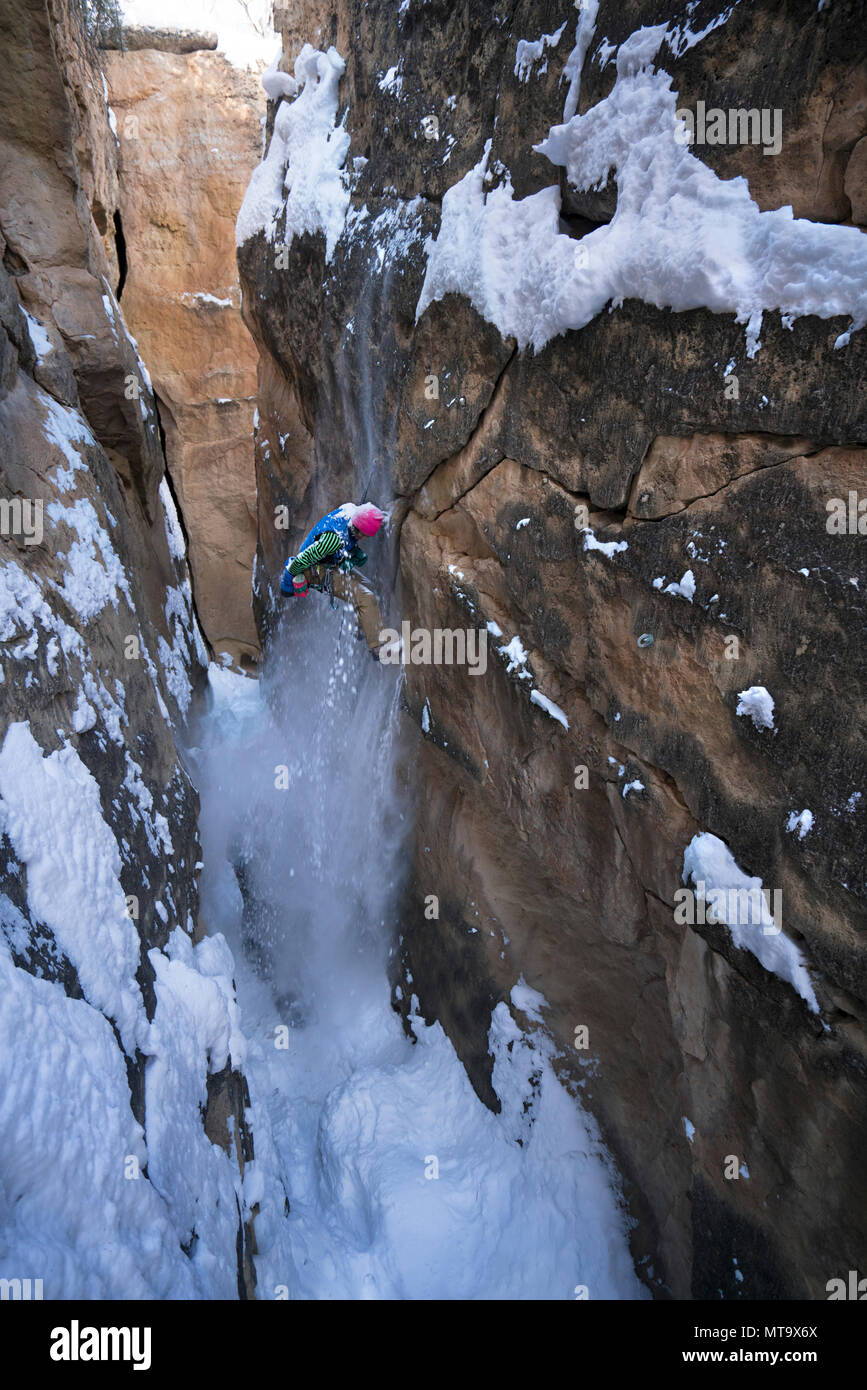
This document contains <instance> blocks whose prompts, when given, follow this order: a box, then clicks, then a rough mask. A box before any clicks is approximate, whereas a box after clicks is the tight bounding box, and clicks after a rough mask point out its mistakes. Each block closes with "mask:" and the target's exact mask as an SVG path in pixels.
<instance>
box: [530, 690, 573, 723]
mask: <svg viewBox="0 0 867 1390" xmlns="http://www.w3.org/2000/svg"><path fill="white" fill-rule="evenodd" d="M530 703H531V704H532V705H538V706H539V708H540V709H543V710H544V711H545V713H546V714H549V715H550V716H551V718H552V719H556V720H557V723H558V724H562V725H563V728H564V729H568V728H569V720H568V719H567V718H566V716H565V714H564V713H563V711H562V710H561V708H560V706H559V705H555V704H554V701H553V700H549V699H548V696H547V695H543V694H542V692H541V690H531V691H530Z"/></svg>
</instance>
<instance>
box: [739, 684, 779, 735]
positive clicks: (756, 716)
mask: <svg viewBox="0 0 867 1390" xmlns="http://www.w3.org/2000/svg"><path fill="white" fill-rule="evenodd" d="M735 714H740V715H748V716H749V717H750V719H751V720H752V721H753V723H754V724H755V726H756V728H757V729H773V727H774V700H773V696H772V695H770V694H769V692H768V691H767V690H766V689H765V687H764V686H763V685H751V686H750V687H749V689H748V690H742V691H741V692H740V694H739V695H738V704H737V709H736V710H735Z"/></svg>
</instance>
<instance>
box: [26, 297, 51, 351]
mask: <svg viewBox="0 0 867 1390" xmlns="http://www.w3.org/2000/svg"><path fill="white" fill-rule="evenodd" d="M22 313H23V314H24V317H25V318H26V320H27V331H28V333H29V334H30V341H31V343H32V344H33V351H34V352H35V353H36V360H37V362H39V363H40V364H41V363H43V362H44V361H45V360H46V358H48V357H50V356H51V354H52V352H53V351H54V344H53V343H52V341H51V339H50V338H49V336H48V333H47V332H46V330H45V329H44V328H43V327H42V324H41V323H40V322H39V320H38V319H36V318H34V317H33V315H32V314H29V313H28V312H27V310H26V309H22Z"/></svg>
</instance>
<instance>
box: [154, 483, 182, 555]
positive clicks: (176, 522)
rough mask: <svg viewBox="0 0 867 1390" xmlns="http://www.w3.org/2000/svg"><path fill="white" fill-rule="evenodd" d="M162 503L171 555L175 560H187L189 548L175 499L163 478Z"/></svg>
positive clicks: (161, 488) (161, 485)
mask: <svg viewBox="0 0 867 1390" xmlns="http://www.w3.org/2000/svg"><path fill="white" fill-rule="evenodd" d="M160 501H161V502H162V504H163V512H164V513H165V526H166V540H167V541H168V545H169V554H170V555H171V557H172V559H173V560H185V559H186V558H187V546H186V542H185V540H184V533H183V531H182V530H181V523H180V519H179V517H178V511H177V508H176V506H175V499H174V498H173V497H172V494H171V489H170V488H169V485H168V483H167V481H166V479H165V478H163V480H162V482H161V483H160Z"/></svg>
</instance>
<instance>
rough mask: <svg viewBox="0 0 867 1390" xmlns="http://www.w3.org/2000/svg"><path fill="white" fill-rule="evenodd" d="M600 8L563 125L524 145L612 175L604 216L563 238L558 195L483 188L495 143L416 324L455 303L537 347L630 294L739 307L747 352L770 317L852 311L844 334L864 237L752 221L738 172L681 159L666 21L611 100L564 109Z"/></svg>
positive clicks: (581, 172) (445, 213) (584, 31)
mask: <svg viewBox="0 0 867 1390" xmlns="http://www.w3.org/2000/svg"><path fill="white" fill-rule="evenodd" d="M596 8H597V6H596V4H595V0H594V3H592V4H590V5H588V6H586V7H585V8H584V10H583V12H582V15H581V17H580V19H579V24H578V32H579V40H578V42H577V43H576V48H575V49H574V50H573V53H572V55H571V56H570V58H569V60H568V61H567V64H566V68H565V71H564V76H568V77H569V79H570V89H569V96H568V98H567V103H566V111H565V120H564V123H563V124H562V125H558V126H553V127H552V128H551V130H550V131H549V133H548V136H547V138H546V139H545V140H543V141H542V142H541V143H540V144H538V145H536V146H534V149H535V150H536V151H537V152H538V153H541V154H544V155H546V156H547V157H548V159H550V160H551V162H552V164H554V165H556V166H559V167H563V168H565V170H566V172H567V176H568V178H569V182H570V183H571V184H572V185H573V187H575V188H578V189H588V188H592V187H599V186H602V185H604V184H605V183H606V181H607V179H608V177H609V174H610V172H611V171H612V170H613V171H614V176H615V179H616V183H617V191H618V198H617V209H616V211H615V214H614V217H613V219H612V220H611V222H610V223H609V224H607V225H606V226H603V227H599V228H597V229H596V230H595V231H593V232H591V233H589V234H588V235H587V236H585V237H583V238H582V239H581V241H580V243H577V244H576V242H575V240H574V239H572V238H571V237H569V236H567V235H565V234H563V233H561V232H560V229H559V213H560V194H559V189H558V188H557V187H556V186H552V187H550V188H545V189H542V190H541V191H540V192H538V193H534V194H531V195H530V196H529V197H527V198H523V199H516V198H515V196H514V189H513V186H512V183H511V180H510V179H509V178H508V177H507V178H506V179H505V180H504V181H503V182H502V183H500V184H499V185H498V186H497V187H496V188H493V189H491V190H490V191H488V190H487V188H486V184H485V177H486V175H487V173H488V161H489V157H490V141H489V142H488V143H487V144H486V146H485V150H484V154H483V155H482V158H481V160H480V161H479V163H478V164H477V165H476V166H475V167H474V168H473V169H471V170H470V171H469V172H468V173H467V174H466V175H465V176H464V177H463V178H462V179H461V180H460V181H459V182H458V183H456V184H454V185H453V186H452V187H451V188H450V189H449V190H448V191H447V193H446V194H445V196H444V198H443V203H442V221H441V224H440V230H439V233H438V235H437V236H436V238H433V237H431V238H429V239H428V242H427V253H428V265H427V272H426V275H425V280H424V284H423V286H422V290H421V294H420V296H419V300H418V305H417V308H416V318H419V317H420V316H421V314H422V313H423V312H424V310H425V309H426V308H427V306H428V305H429V304H431V303H432V302H433V301H434V300H437V299H442V297H443V296H444V295H445V294H448V293H450V292H453V293H456V294H463V295H465V296H466V297H467V298H468V299H469V300H470V301H471V302H472V304H473V305H474V307H475V308H476V309H477V310H478V312H479V313H480V314H481V315H482V316H483V317H484V318H486V319H487V320H488V321H489V322H490V323H493V324H495V325H496V327H497V328H498V329H499V330H500V332H501V334H502V335H503V337H510V336H512V337H514V338H516V340H517V342H518V346H519V348H525V347H527V346H529V345H532V347H533V350H534V351H535V352H539V351H540V350H541V349H542V348H543V347H544V346H545V344H546V343H548V342H550V340H551V339H552V338H554V337H556V336H557V335H558V334H561V333H565V332H567V331H569V330H574V329H579V328H583V327H584V325H585V324H587V323H589V322H590V321H591V319H593V318H594V317H595V316H596V315H597V314H599V313H600V312H601V311H602V310H603V309H604V308H605V306H606V305H611V306H613V307H617V306H619V305H620V304H622V303H623V302H624V300H626V299H629V298H632V299H640V300H643V301H644V302H645V303H647V304H652V305H655V306H656V307H657V308H660V309H673V310H675V311H686V310H690V309H698V308H707V309H709V310H711V311H712V312H714V313H721V314H723V313H727V314H734V315H735V319H736V321H737V322H738V323H741V324H744V325H746V344H747V353H748V355H749V356H750V357H752V356H754V355H755V353H756V352H757V351H758V349H759V347H760V341H759V333H760V330H761V323H762V316H763V314H764V313H765V312H766V311H770V310H774V309H777V310H779V311H780V312H781V313H782V314H783V315H784V316H785V319H786V321H787V322H789V323H790V322H791V321H792V320H793V319H794V318H797V317H800V316H803V315H807V314H816V315H818V316H819V317H820V318H831V317H834V316H835V315H841V314H847V315H850V316H851V318H852V325H851V329H850V332H851V331H853V330H855V329H860V328H862V327H863V326H864V324H865V322H867V237H865V235H864V233H863V232H862V231H860V230H859V229H858V228H857V227H843V226H831V225H827V224H822V223H817V222H812V221H809V220H807V219H796V218H795V217H794V216H793V214H792V209H791V207H783V208H779V209H776V210H773V211H768V212H761V211H760V210H759V208H758V206H757V205H756V203H754V202H753V200H752V199H751V197H750V192H749V187H748V185H747V182H746V180H745V179H743V178H734V179H720V178H718V177H717V175H716V174H715V173H714V172H713V170H712V169H710V168H709V167H708V166H707V165H706V164H705V163H703V161H702V160H700V159H698V158H697V157H696V156H695V155H693V154H692V153H691V152H690V150H689V149H688V148H687V146H686V144H685V140H684V136H685V127H684V126H683V124H682V122H681V120H680V118H679V117H677V115H676V110H677V93H676V92H675V91H674V89H673V87H672V79H671V77H670V76H669V74H668V73H666V72H664V71H654V70H653V61H654V59H655V57H656V54H657V53H658V50H659V49H660V47H661V46H662V43H663V41H664V40H665V39H666V36H667V29H666V26H665V25H655V26H652V27H646V28H643V29H639V30H638V31H637V32H636V33H634V34H632V35H631V37H630V38H628V39H627V40H626V41H625V42H624V43H623V44H621V46H620V49H619V51H618V54H617V60H616V61H617V80H616V82H615V84H614V87H613V89H612V91H611V92H610V93H609V95H608V96H607V97H605V98H604V99H603V100H602V101H599V102H597V104H596V105H595V106H593V107H591V108H590V109H589V110H588V111H587V112H585V114H584V115H583V116H579V115H576V114H574V113H575V111H577V88H578V81H579V78H580V67H581V64H583V61H584V57H585V55H586V51H587V47H588V45H589V42H590V39H591V37H592V33H593V27H594V24H595V15H596ZM672 39H673V42H674V43H675V44H676V43H677V42H679V40H677V39H675V38H674V35H672ZM576 245H580V252H578V251H576ZM842 337H843V339H847V338H848V334H844V335H842ZM840 345H841V346H842V345H843V343H842V341H841V342H840Z"/></svg>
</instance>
